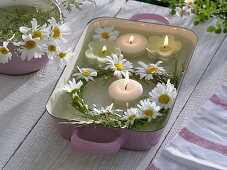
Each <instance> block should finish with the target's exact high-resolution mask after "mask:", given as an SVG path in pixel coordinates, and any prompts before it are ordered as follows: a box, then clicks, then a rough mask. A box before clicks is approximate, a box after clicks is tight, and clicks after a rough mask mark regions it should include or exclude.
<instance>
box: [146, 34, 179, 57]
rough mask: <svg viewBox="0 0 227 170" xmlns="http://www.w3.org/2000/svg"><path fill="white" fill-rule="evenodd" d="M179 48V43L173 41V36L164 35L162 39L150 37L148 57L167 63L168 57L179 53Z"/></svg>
mask: <svg viewBox="0 0 227 170" xmlns="http://www.w3.org/2000/svg"><path fill="white" fill-rule="evenodd" d="M181 48H182V45H181V42H180V41H178V40H175V37H174V36H173V35H165V36H164V37H159V36H152V37H150V38H149V44H148V47H147V50H148V52H149V57H151V58H156V57H158V58H159V59H161V60H163V61H168V60H169V59H170V56H171V55H173V54H174V53H176V52H177V51H179V50H180V49H181Z"/></svg>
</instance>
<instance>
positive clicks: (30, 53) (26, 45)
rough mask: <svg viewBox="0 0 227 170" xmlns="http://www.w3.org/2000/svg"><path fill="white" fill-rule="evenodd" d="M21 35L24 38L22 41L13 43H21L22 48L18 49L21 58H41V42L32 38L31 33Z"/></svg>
mask: <svg viewBox="0 0 227 170" xmlns="http://www.w3.org/2000/svg"><path fill="white" fill-rule="evenodd" d="M22 37H23V39H24V42H18V43H14V44H15V45H22V47H23V49H20V51H21V56H20V57H21V59H22V60H25V59H27V60H31V59H32V58H33V57H34V58H41V57H42V55H43V51H42V49H43V47H42V44H41V42H40V41H39V40H38V39H37V38H36V39H33V38H32V35H31V34H29V35H28V36H22Z"/></svg>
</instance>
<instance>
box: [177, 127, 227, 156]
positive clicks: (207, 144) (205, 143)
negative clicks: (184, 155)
mask: <svg viewBox="0 0 227 170" xmlns="http://www.w3.org/2000/svg"><path fill="white" fill-rule="evenodd" d="M179 135H180V136H181V137H182V138H183V139H185V140H187V141H189V142H191V143H193V144H196V145H198V146H201V147H204V148H206V149H209V150H213V151H215V152H218V153H221V154H223V155H225V156H227V146H225V145H222V144H219V143H216V142H211V141H209V140H207V139H205V138H202V137H200V136H198V135H196V134H194V133H192V132H190V131H189V130H188V129H187V128H183V129H181V131H180V133H179Z"/></svg>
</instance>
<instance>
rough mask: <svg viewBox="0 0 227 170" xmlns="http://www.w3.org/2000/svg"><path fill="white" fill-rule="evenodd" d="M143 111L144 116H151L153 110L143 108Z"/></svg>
mask: <svg viewBox="0 0 227 170" xmlns="http://www.w3.org/2000/svg"><path fill="white" fill-rule="evenodd" d="M143 113H144V114H145V115H146V116H149V117H151V116H153V111H152V110H144V112H143Z"/></svg>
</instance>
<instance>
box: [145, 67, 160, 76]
mask: <svg viewBox="0 0 227 170" xmlns="http://www.w3.org/2000/svg"><path fill="white" fill-rule="evenodd" d="M157 70H158V69H157V68H156V67H150V68H148V69H147V74H151V73H154V72H156V71H157Z"/></svg>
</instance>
